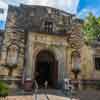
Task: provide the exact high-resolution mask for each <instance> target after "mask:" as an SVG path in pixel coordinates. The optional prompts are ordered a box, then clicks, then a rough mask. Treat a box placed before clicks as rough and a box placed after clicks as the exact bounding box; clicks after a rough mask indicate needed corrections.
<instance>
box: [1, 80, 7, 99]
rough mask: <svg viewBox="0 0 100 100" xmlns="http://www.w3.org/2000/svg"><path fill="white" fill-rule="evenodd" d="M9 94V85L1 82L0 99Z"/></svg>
mask: <svg viewBox="0 0 100 100" xmlns="http://www.w3.org/2000/svg"><path fill="white" fill-rule="evenodd" d="M8 93H9V88H8V85H7V84H6V83H5V82H3V81H0V97H6V96H7V95H8Z"/></svg>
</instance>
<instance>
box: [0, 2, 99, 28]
mask: <svg viewBox="0 0 100 100" xmlns="http://www.w3.org/2000/svg"><path fill="white" fill-rule="evenodd" d="M20 3H24V4H28V5H43V6H50V7H54V8H55V7H56V8H58V9H61V10H64V11H66V12H69V13H72V14H76V16H77V17H79V18H81V19H84V18H85V17H86V16H87V14H88V12H92V13H93V14H94V15H95V16H97V17H98V16H100V6H99V4H100V0H0V9H2V8H3V9H4V13H1V12H0V28H2V29H4V28H5V21H6V16H7V10H8V4H12V5H14V6H19V4H20Z"/></svg>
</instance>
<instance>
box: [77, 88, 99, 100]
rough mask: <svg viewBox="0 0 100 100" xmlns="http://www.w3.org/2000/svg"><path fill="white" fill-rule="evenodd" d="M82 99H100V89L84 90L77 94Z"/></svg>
mask: <svg viewBox="0 0 100 100" xmlns="http://www.w3.org/2000/svg"><path fill="white" fill-rule="evenodd" d="M77 97H79V98H80V100H100V91H98V90H84V91H80V92H79V93H78V95H77Z"/></svg>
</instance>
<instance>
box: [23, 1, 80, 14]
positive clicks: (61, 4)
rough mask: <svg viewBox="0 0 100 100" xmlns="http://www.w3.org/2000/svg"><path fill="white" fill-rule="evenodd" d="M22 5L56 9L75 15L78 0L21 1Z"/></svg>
mask: <svg viewBox="0 0 100 100" xmlns="http://www.w3.org/2000/svg"><path fill="white" fill-rule="evenodd" d="M22 3H25V4H31V5H32V4H33V5H44V6H50V7H54V8H55V7H56V8H58V9H61V10H64V11H67V12H70V13H76V12H77V7H78V4H79V0H23V1H22Z"/></svg>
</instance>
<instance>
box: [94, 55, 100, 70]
mask: <svg viewBox="0 0 100 100" xmlns="http://www.w3.org/2000/svg"><path fill="white" fill-rule="evenodd" d="M95 68H96V70H100V57H96V58H95Z"/></svg>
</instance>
